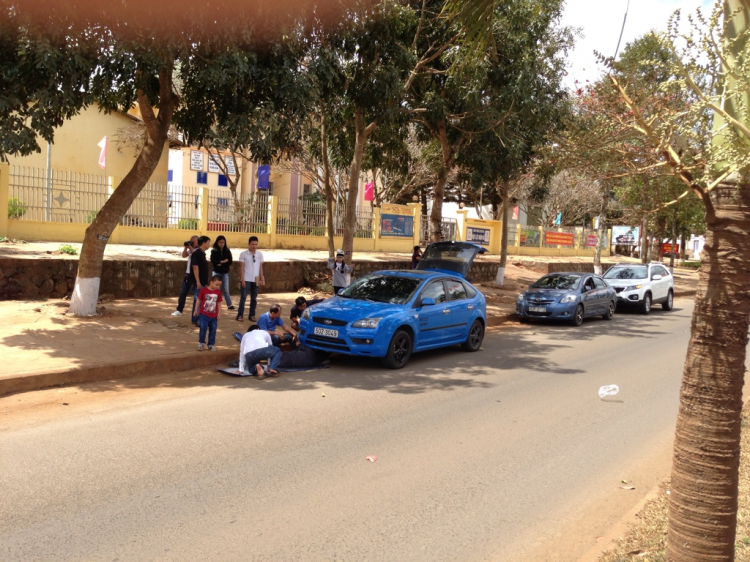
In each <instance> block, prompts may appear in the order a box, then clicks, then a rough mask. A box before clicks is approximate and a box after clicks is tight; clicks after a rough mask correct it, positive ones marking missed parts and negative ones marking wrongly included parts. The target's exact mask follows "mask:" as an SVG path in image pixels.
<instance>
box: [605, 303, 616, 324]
mask: <svg viewBox="0 0 750 562" xmlns="http://www.w3.org/2000/svg"><path fill="white" fill-rule="evenodd" d="M614 315H615V301H609V307H607V312H605V313H604V314H602V318H604V319H605V320H612V317H613V316H614Z"/></svg>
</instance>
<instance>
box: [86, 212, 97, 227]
mask: <svg viewBox="0 0 750 562" xmlns="http://www.w3.org/2000/svg"><path fill="white" fill-rule="evenodd" d="M98 214H99V211H91V212H90V213H89V214H88V215H86V222H87V223H89V224H91V223H92V222H94V219H95V218H96V215H98Z"/></svg>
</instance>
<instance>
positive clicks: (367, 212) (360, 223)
mask: <svg viewBox="0 0 750 562" xmlns="http://www.w3.org/2000/svg"><path fill="white" fill-rule="evenodd" d="M333 216H334V220H333V224H334V229H335V233H336V236H343V235H344V224H345V222H346V206H345V205H339V206H337V207H336V208H335V209H334V215H333ZM372 216H373V213H372V208H371V207H357V210H356V211H355V219H354V238H374V236H375V231H374V230H373V228H372Z"/></svg>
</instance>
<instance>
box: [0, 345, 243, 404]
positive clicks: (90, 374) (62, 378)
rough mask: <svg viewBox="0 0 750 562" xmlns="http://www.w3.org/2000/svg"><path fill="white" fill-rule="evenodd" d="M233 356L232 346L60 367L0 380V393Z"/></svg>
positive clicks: (205, 364)
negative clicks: (217, 349)
mask: <svg viewBox="0 0 750 562" xmlns="http://www.w3.org/2000/svg"><path fill="white" fill-rule="evenodd" d="M236 358H237V350H236V349H235V350H231V351H229V350H226V351H217V352H209V351H206V352H205V353H198V352H192V353H190V354H182V355H179V356H176V355H168V356H162V357H156V358H153V359H143V360H140V361H125V362H121V363H109V364H100V365H91V366H88V367H83V368H81V369H63V370H58V371H46V372H42V373H29V374H26V375H18V376H15V377H8V378H4V379H0V396H5V395H8V394H15V393H17V392H28V391H31V390H41V389H43V388H49V387H51V386H61V385H64V384H78V383H84V382H97V381H106V380H112V379H126V378H132V377H138V376H142V375H144V374H148V373H171V372H175V371H187V370H189V369H195V368H199V367H209V366H212V365H218V364H219V363H226V362H227V361H231V360H232V359H236Z"/></svg>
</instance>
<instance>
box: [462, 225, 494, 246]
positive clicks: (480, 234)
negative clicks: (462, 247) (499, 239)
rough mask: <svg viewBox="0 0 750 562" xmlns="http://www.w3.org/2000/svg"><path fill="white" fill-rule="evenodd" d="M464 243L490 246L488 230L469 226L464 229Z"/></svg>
mask: <svg viewBox="0 0 750 562" xmlns="http://www.w3.org/2000/svg"><path fill="white" fill-rule="evenodd" d="M466 241H467V242H474V243H475V244H484V245H485V246H489V244H490V229H489V228H474V227H473V226H469V227H467V228H466Z"/></svg>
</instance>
